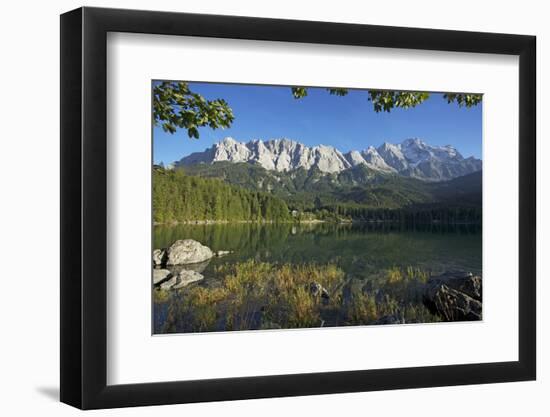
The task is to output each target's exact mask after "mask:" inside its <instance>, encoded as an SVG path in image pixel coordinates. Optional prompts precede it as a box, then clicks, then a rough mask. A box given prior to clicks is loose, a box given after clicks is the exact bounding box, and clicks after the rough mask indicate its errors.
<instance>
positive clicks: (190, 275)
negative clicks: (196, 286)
mask: <svg viewBox="0 0 550 417" xmlns="http://www.w3.org/2000/svg"><path fill="white" fill-rule="evenodd" d="M203 278H204V276H203V275H202V274H200V273H198V272H197V271H190V270H187V269H184V270H182V271H181V272H180V273H179V274H178V280H177V281H178V282H177V284H175V285H173V286H172V287H171V289H173V290H177V289H178V288H182V287H185V286H187V285H189V284H191V283H192V282H195V281H200V280H201V279H203Z"/></svg>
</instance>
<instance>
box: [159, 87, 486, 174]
mask: <svg viewBox="0 0 550 417" xmlns="http://www.w3.org/2000/svg"><path fill="white" fill-rule="evenodd" d="M189 87H190V89H191V90H192V91H194V92H197V93H200V94H202V95H203V96H204V97H205V98H207V99H216V98H223V99H225V100H226V101H227V102H228V103H229V106H230V107H231V108H232V109H233V114H234V116H235V121H234V122H233V124H232V126H231V127H230V128H229V129H224V130H221V129H217V130H212V129H210V128H207V127H204V128H200V130H199V132H200V137H199V139H189V137H188V136H187V131H186V130H184V129H180V130H178V131H177V132H176V133H175V134H173V135H172V134H169V133H165V132H164V131H163V130H162V129H161V128H160V127H155V128H154V133H153V134H154V147H153V152H154V157H153V159H154V162H155V163H160V162H161V161H162V162H164V163H165V164H167V163H170V162H173V161H175V160H179V159H181V158H182V157H183V156H185V155H189V154H190V153H193V152H198V151H203V150H204V149H206V148H208V147H210V146H212V144H213V143H215V142H218V141H220V140H222V139H223V138H224V137H227V136H231V137H233V138H234V139H236V140H238V141H241V142H248V141H249V140H251V139H263V140H267V139H273V138H281V137H286V138H289V139H294V140H297V141H299V142H302V143H304V144H306V145H308V146H313V145H319V144H323V145H332V146H334V147H335V148H337V149H339V150H340V151H342V152H347V151H349V150H353V149H355V150H362V149H365V148H367V147H368V146H370V145H373V146H375V147H378V146H379V145H381V144H382V143H383V142H386V141H387V142H390V143H398V142H402V141H403V140H405V139H407V138H411V137H418V138H421V139H423V140H424V141H425V142H427V143H429V144H431V145H447V144H451V145H453V146H454V147H455V148H457V149H458V150H459V152H460V153H462V155H463V156H464V157H468V156H475V157H476V158H481V148H482V144H481V141H482V128H481V125H482V105H481V104H480V105H478V106H477V107H473V108H470V109H466V108H460V107H458V105H456V104H447V102H446V101H445V100H444V99H443V98H442V97H441V94H434V93H432V94H431V97H430V98H429V99H428V100H427V101H425V102H424V103H422V104H421V105H419V106H417V107H416V108H412V109H407V110H403V109H394V110H392V111H391V112H390V113H386V112H380V113H376V112H375V111H374V110H373V106H372V103H371V102H370V101H368V100H367V92H366V91H364V90H350V92H349V94H348V95H347V96H344V97H338V96H333V95H330V94H329V93H328V92H327V91H326V90H325V89H324V88H310V89H309V92H308V96H307V97H305V98H302V99H300V100H296V99H294V98H293V96H292V94H291V91H290V88H289V87H279V86H277V87H275V86H259V85H242V84H217V83H215V84H214V83H189Z"/></svg>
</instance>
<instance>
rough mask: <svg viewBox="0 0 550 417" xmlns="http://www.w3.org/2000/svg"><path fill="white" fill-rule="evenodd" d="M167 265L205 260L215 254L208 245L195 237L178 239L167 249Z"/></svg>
mask: <svg viewBox="0 0 550 417" xmlns="http://www.w3.org/2000/svg"><path fill="white" fill-rule="evenodd" d="M166 252H167V258H166V265H185V264H194V263H198V262H204V261H206V260H208V259H210V258H212V257H213V256H214V253H213V252H212V250H211V249H210V248H209V247H208V246H204V245H202V244H201V243H200V242H197V241H196V240H193V239H184V240H176V241H175V242H174V243H173V244H172V246H170V247H169V248H168V249H167V250H166Z"/></svg>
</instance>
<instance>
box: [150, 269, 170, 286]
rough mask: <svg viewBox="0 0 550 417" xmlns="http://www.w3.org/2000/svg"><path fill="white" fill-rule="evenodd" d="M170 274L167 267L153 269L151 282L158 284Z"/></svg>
mask: <svg viewBox="0 0 550 417" xmlns="http://www.w3.org/2000/svg"><path fill="white" fill-rule="evenodd" d="M171 276H172V273H171V272H170V271H168V270H167V269H153V284H154V285H158V284H160V283H161V282H163V281H166V280H167V279H168V278H170V277H171Z"/></svg>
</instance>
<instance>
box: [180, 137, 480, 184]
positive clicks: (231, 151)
mask: <svg viewBox="0 0 550 417" xmlns="http://www.w3.org/2000/svg"><path fill="white" fill-rule="evenodd" d="M218 162H225V163H246V164H251V165H255V166H259V167H262V168H264V169H265V170H268V171H274V172H279V173H283V172H284V173H289V172H293V171H297V170H301V171H303V170H305V171H310V170H313V171H315V172H318V173H320V174H321V175H322V174H341V173H345V172H346V171H348V170H350V172H352V171H353V169H354V168H356V167H362V168H366V169H367V171H369V172H372V173H373V174H374V175H382V176H385V175H386V174H390V175H391V174H393V175H394V176H400V177H409V178H415V179H419V180H423V181H430V182H438V181H448V180H451V179H453V178H457V177H461V176H464V175H468V174H471V173H475V172H478V171H481V169H482V161H481V160H480V159H476V158H474V157H468V158H464V157H463V156H462V155H461V154H460V152H458V150H456V149H455V148H454V147H453V146H451V145H446V146H432V145H429V144H427V143H426V142H424V141H422V140H421V139H418V138H411V139H406V140H404V141H403V142H401V143H397V144H391V143H387V142H386V143H384V144H382V145H381V146H379V147H378V148H375V147H373V146H370V147H368V148H367V149H364V150H361V151H356V150H353V151H350V152H347V153H342V152H340V151H339V150H338V149H336V148H334V147H332V146H326V145H317V146H312V147H309V146H306V145H304V144H302V143H300V142H297V141H294V140H290V139H285V138H283V139H271V140H266V141H262V140H259V139H256V140H252V141H249V142H246V143H244V142H238V141H236V140H235V139H233V138H230V137H227V138H225V139H223V140H222V141H220V142H218V143H216V144H214V145H213V146H212V147H210V148H208V149H206V150H205V151H203V152H195V153H192V154H190V155H188V156H185V157H183V158H182V159H180V160H179V161H177V162H176V163H175V166H176V167H189V166H194V165H195V166H196V165H201V164H207V165H212V164H215V163H218Z"/></svg>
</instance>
